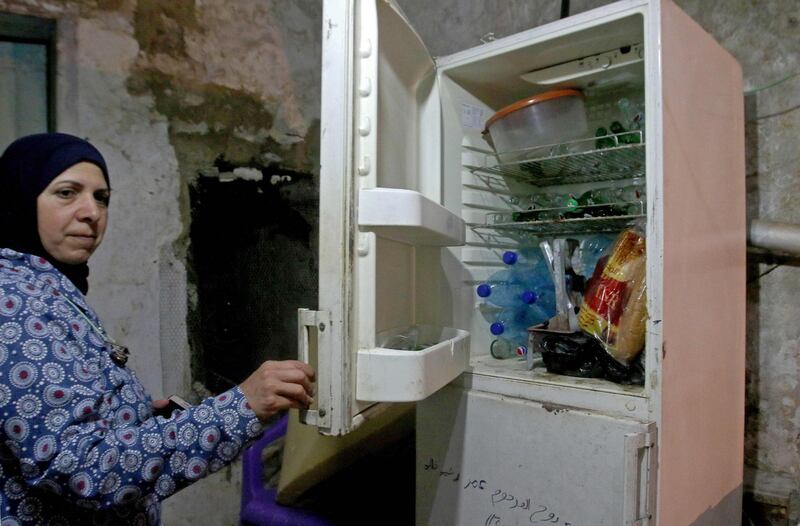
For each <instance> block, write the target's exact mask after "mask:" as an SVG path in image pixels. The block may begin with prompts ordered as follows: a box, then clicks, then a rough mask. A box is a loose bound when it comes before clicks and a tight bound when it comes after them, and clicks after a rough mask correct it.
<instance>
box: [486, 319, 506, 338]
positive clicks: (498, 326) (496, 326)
mask: <svg viewBox="0 0 800 526" xmlns="http://www.w3.org/2000/svg"><path fill="white" fill-rule="evenodd" d="M489 330H490V331H491V332H492V334H494V335H495V336H498V335H500V334H503V331H505V330H506V328H505V327H504V326H503V322H502V321H496V322H494V323H492V324H491V325H490V326H489Z"/></svg>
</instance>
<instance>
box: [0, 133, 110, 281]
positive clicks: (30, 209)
mask: <svg viewBox="0 0 800 526" xmlns="http://www.w3.org/2000/svg"><path fill="white" fill-rule="evenodd" d="M84 161H85V162H90V163H93V164H95V165H97V166H98V167H99V168H100V169H101V170H102V171H103V177H105V180H106V184H108V168H107V167H106V161H105V159H103V156H102V155H101V154H100V152H99V151H98V150H97V148H95V147H94V146H92V145H91V144H89V143H88V142H87V141H85V140H83V139H81V138H79V137H75V136H73V135H67V134H66V133H39V134H36V135H28V136H27V137H22V138H21V139H17V140H16V141H14V142H12V143H11V144H10V145H9V147H8V148H6V151H5V152H3V155H2V156H0V247H2V248H11V249H13V250H16V251H17V252H24V253H26V254H35V255H37V256H41V257H43V258H45V259H46V260H48V261H49V262H50V263H51V264H52V265H53V266H54V267H56V268H57V269H58V270H60V271H61V272H62V273H63V274H64V275H65V276H67V277H68V278H69V279H70V281H72V283H74V284H75V286H76V287H78V289H79V290H80V291H81V292H83V293H84V294H86V292H87V291H88V290H89V283H88V281H87V278H88V276H89V266H88V265H87V264H86V263H82V264H79V265H69V264H66V263H62V262H60V261H57V260H56V259H55V258H54V257H53V256H51V255H50V254H48V253H47V251H46V250H45V249H44V247H43V246H42V241H41V239H39V228H38V224H37V219H36V199H37V198H38V197H39V194H41V193H42V192H43V191H44V189H45V188H47V185H49V184H50V182H51V181H52V180H53V179H55V178H56V177H58V176H59V175H61V174H62V173H63V172H64V171H65V170H66V169H68V168H70V167H72V166H74V165H76V164H78V163H80V162H84Z"/></svg>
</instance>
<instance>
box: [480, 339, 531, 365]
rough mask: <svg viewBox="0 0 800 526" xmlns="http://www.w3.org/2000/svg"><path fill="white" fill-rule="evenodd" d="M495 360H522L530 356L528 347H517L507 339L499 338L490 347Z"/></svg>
mask: <svg viewBox="0 0 800 526" xmlns="http://www.w3.org/2000/svg"><path fill="white" fill-rule="evenodd" d="M489 352H490V353H491V355H492V357H493V358H497V359H498V360H505V359H507V358H522V357H524V356H525V355H527V354H528V346H527V345H517V344H515V343H514V342H511V341H510V340H508V339H506V338H497V339H495V340H493V341H492V344H491V345H490V346H489Z"/></svg>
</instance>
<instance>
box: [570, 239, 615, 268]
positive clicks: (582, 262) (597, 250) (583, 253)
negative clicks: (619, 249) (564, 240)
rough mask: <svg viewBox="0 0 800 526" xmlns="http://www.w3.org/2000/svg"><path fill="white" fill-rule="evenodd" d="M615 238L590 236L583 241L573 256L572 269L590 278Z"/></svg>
mask: <svg viewBox="0 0 800 526" xmlns="http://www.w3.org/2000/svg"><path fill="white" fill-rule="evenodd" d="M612 243H614V237H612V236H608V235H596V236H589V237H585V238H583V239H581V241H580V242H579V243H578V248H577V249H575V252H573V254H572V269H573V270H574V271H575V273H577V274H580V275H582V276H586V277H590V276H591V275H592V273H593V272H594V267H595V266H597V261H598V260H599V259H600V257H601V256H602V255H603V253H605V252H606V251H607V250H608V248H609V247H610V246H611V244H612Z"/></svg>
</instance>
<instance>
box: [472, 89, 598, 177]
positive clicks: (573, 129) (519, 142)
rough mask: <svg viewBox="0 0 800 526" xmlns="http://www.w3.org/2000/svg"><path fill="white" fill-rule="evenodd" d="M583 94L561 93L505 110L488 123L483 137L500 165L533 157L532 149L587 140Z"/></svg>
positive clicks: (521, 103) (542, 96)
mask: <svg viewBox="0 0 800 526" xmlns="http://www.w3.org/2000/svg"><path fill="white" fill-rule="evenodd" d="M587 132H588V125H587V123H586V108H585V106H584V101H583V93H581V92H580V91H578V90H575V89H560V90H553V91H547V92H544V93H539V94H537V95H533V96H531V97H527V98H525V99H522V100H519V101H517V102H515V103H514V104H511V105H509V106H506V107H505V108H503V109H501V110H500V111H498V112H497V113H495V114H494V115H492V116H491V117H490V118H489V119H488V120H487V121H486V126H485V128H484V130H483V137H484V139H486V141H487V142H488V143H489V144H490V145H491V146H492V147H493V148H494V150H495V152H496V153H497V155H498V157H499V158H500V160H501V161H502V162H512V161H519V160H522V159H525V158H527V157H531V156H533V154H534V153H535V152H532V151H531V149H535V148H537V147H541V146H545V145H555V144H559V143H563V142H568V141H571V140H575V139H583V138H586V137H587V136H588V135H587Z"/></svg>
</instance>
